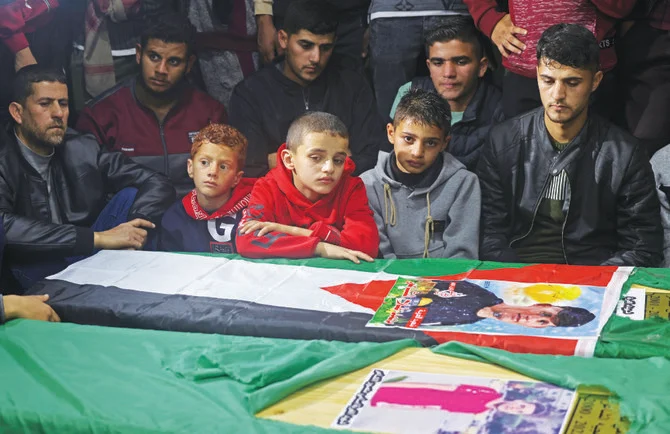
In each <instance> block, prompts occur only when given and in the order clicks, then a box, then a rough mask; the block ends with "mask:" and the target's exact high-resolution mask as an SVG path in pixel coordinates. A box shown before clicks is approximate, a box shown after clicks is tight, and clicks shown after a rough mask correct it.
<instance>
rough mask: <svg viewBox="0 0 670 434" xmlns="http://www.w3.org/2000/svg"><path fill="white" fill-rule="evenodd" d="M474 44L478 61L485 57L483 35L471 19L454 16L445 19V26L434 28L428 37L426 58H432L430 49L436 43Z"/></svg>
mask: <svg viewBox="0 0 670 434" xmlns="http://www.w3.org/2000/svg"><path fill="white" fill-rule="evenodd" d="M454 39H455V40H457V41H461V42H465V43H468V44H472V46H473V47H474V51H475V55H476V56H477V58H478V59H481V58H482V57H484V42H483V36H482V33H481V32H480V31H479V30H477V28H476V27H475V22H474V21H473V20H472V18H471V17H466V16H464V15H454V16H450V17H447V18H445V19H444V21H443V24H440V25H439V26H437V27H435V28H433V29H432V30H430V31H429V32H428V35H427V36H426V43H425V46H426V57H430V47H432V46H433V44H435V43H436V42H449V41H453V40H454Z"/></svg>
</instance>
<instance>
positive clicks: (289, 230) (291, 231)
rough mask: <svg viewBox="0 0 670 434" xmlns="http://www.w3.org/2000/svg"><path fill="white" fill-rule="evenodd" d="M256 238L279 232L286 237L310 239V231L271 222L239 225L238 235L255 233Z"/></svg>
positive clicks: (253, 221) (252, 222) (253, 222)
mask: <svg viewBox="0 0 670 434" xmlns="http://www.w3.org/2000/svg"><path fill="white" fill-rule="evenodd" d="M256 231H258V233H257V234H256V235H257V236H259V237H260V236H263V235H266V234H269V233H272V232H280V233H283V234H286V235H293V236H296V237H311V236H312V230H311V229H305V228H301V227H298V226H290V225H284V224H281V223H275V222H272V221H259V220H247V221H245V222H244V224H242V225H240V233H242V234H246V233H248V232H256Z"/></svg>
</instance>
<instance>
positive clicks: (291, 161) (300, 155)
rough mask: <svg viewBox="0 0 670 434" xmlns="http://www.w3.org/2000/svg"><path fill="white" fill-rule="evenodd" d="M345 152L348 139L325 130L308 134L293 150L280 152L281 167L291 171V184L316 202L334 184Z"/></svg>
mask: <svg viewBox="0 0 670 434" xmlns="http://www.w3.org/2000/svg"><path fill="white" fill-rule="evenodd" d="M348 154H349V140H348V139H345V138H343V137H339V136H332V135H330V134H328V133H309V134H307V135H306V136H305V138H304V140H303V143H301V144H299V145H298V146H297V149H295V150H292V151H289V150H288V149H285V150H284V151H282V155H281V157H282V161H283V163H284V166H286V168H287V169H288V170H290V171H292V172H293V184H294V185H295V187H296V188H297V189H298V191H300V192H301V193H302V194H303V195H304V196H305V197H306V198H307V199H309V200H310V201H312V202H316V201H317V200H319V199H321V198H322V197H323V196H325V195H327V194H328V193H330V192H331V191H333V189H334V188H335V187H336V186H337V183H338V182H339V181H340V178H341V177H342V172H343V171H344V163H345V161H346V158H347V155H348Z"/></svg>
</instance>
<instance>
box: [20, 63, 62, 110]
mask: <svg viewBox="0 0 670 434" xmlns="http://www.w3.org/2000/svg"><path fill="white" fill-rule="evenodd" d="M41 81H46V82H49V83H63V84H65V85H67V79H66V78H65V72H63V70H62V69H58V68H53V67H49V66H43V65H39V64H38V65H28V66H24V67H23V68H21V69H19V70H18V72H17V73H16V76H15V77H14V87H13V88H12V101H13V102H17V103H19V104H21V105H24V104H25V103H26V99H28V97H29V96H30V95H32V94H33V83H39V82H41Z"/></svg>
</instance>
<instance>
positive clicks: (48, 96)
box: [0, 65, 175, 291]
mask: <svg viewBox="0 0 670 434" xmlns="http://www.w3.org/2000/svg"><path fill="white" fill-rule="evenodd" d="M65 83H66V81H65V75H64V73H63V72H61V71H59V70H57V69H49V68H46V67H44V66H40V65H30V66H26V67H24V68H23V69H21V70H19V72H18V73H17V76H16V80H15V84H14V96H13V102H12V103H11V104H10V106H9V112H10V114H11V116H12V118H13V120H14V122H13V123H12V125H11V126H10V128H8V130H7V131H6V134H5V135H4V137H3V138H2V139H0V142H1V143H2V144H1V146H0V217H1V218H2V224H3V226H4V230H5V233H6V253H7V254H6V255H5V261H4V263H3V268H8V269H9V270H6V271H11V273H10V272H7V273H3V279H8V278H10V277H13V278H14V279H15V280H13V281H9V282H6V283H7V285H3V286H2V287H3V290H6V289H8V288H10V287H13V288H14V289H13V290H14V291H20V287H23V288H26V287H28V286H30V285H31V284H32V283H34V282H35V281H36V280H38V279H41V278H43V277H45V276H47V275H49V274H51V273H54V272H56V271H59V270H60V269H62V268H64V267H65V266H66V265H67V264H68V263H70V262H73V261H74V260H76V259H78V258H81V257H83V256H86V255H90V254H91V253H93V251H94V250H95V249H141V248H142V247H143V246H144V244H145V242H146V240H147V235H148V231H150V230H152V229H153V228H155V223H157V222H160V218H161V216H162V214H163V212H165V210H166V209H167V208H168V207H169V206H170V205H171V203H172V202H173V201H174V199H175V191H174V188H172V186H171V185H170V183H169V181H168V180H167V178H166V177H165V176H163V175H161V174H158V173H156V172H154V171H152V170H150V169H147V168H145V167H144V166H140V165H138V164H136V163H133V162H132V161H131V160H130V159H129V158H128V157H126V156H125V155H123V154H121V153H119V152H107V153H105V152H102V151H101V149H100V146H99V144H98V143H97V142H96V140H95V138H94V137H93V136H90V135H81V134H79V133H77V132H76V131H74V130H71V129H67V118H68V115H69V110H68V89H67V85H66V84H65ZM109 195H114V196H113V197H112V199H111V200H109V201H108V200H107V199H108V196H109Z"/></svg>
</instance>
